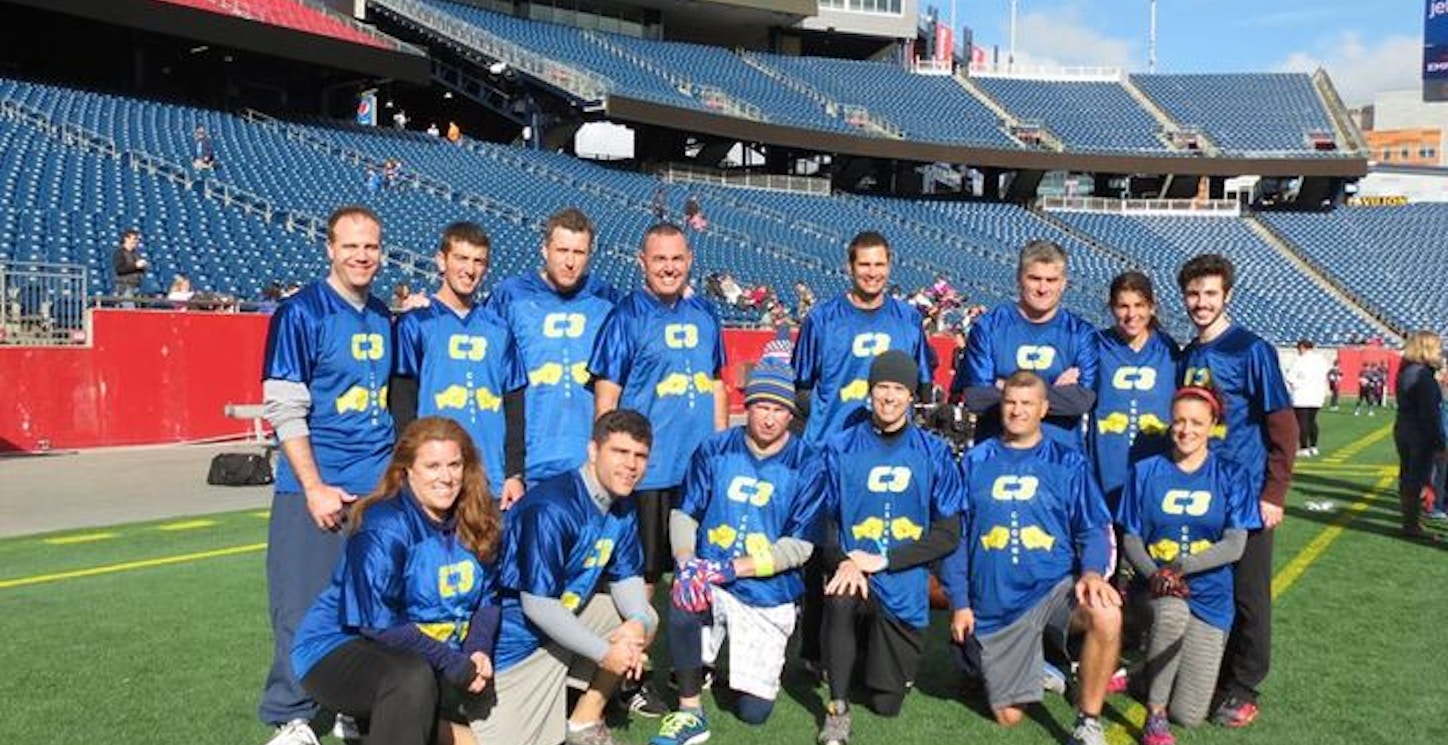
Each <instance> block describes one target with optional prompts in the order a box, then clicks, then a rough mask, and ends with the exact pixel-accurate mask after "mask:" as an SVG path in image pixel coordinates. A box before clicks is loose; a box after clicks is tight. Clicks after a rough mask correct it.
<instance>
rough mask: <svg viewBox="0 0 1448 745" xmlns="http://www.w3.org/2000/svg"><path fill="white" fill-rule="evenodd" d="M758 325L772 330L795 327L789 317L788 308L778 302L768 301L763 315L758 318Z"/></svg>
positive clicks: (792, 319)
mask: <svg viewBox="0 0 1448 745" xmlns="http://www.w3.org/2000/svg"><path fill="white" fill-rule="evenodd" d="M760 325H761V326H763V327H765V328H769V329H774V330H776V331H778V330H779V329H788V328H790V327H792V326H794V325H795V321H794V318H793V317H791V316H790V315H789V308H787V307H785V304H784V303H781V302H780V301H778V300H770V301H768V302H767V303H766V304H765V308H764V315H763V317H761V318H760Z"/></svg>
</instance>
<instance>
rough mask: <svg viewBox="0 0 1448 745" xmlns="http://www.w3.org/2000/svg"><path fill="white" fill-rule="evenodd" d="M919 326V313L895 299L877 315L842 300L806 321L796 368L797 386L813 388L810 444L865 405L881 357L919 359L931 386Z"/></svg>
mask: <svg viewBox="0 0 1448 745" xmlns="http://www.w3.org/2000/svg"><path fill="white" fill-rule="evenodd" d="M920 323H921V319H920V313H919V312H918V311H916V310H915V309H914V308H912V307H910V305H909V304H907V303H904V302H901V301H899V300H896V299H894V298H886V299H885V304H884V305H882V306H881V307H879V308H876V309H874V310H861V309H859V308H856V307H855V305H854V303H851V302H850V299H849V297H847V296H843V295H842V296H840V297H837V298H835V299H833V300H830V301H828V302H825V303H823V304H821V305H820V306H819V307H817V308H815V309H814V310H812V311H810V313H809V315H808V316H805V319H804V326H803V327H801V328H800V331H799V341H798V342H796V343H795V347H794V359H793V366H794V375H795V383H796V384H797V385H798V386H799V387H800V388H812V389H813V390H812V391H811V393H810V409H809V421H808V422H806V423H805V429H804V438H805V441H806V442H810V443H819V442H822V441H823V440H825V439H826V438H828V437H829V436H830V435H832V434H834V433H836V432H839V431H840V430H842V429H844V428H845V426H846V421H845V420H846V418H847V417H849V415H850V414H851V413H853V412H855V411H858V410H859V409H861V408H863V407H864V406H865V401H866V400H867V399H868V398H869V395H870V384H869V377H870V363H871V362H874V360H875V356H876V355H879V354H884V353H885V352H887V351H889V350H891V349H899V350H901V351H903V352H905V353H906V354H908V355H910V356H911V357H913V358H915V364H916V365H918V366H919V367H920V382H921V383H929V382H930V380H931V377H930V374H931V373H930V358H929V352H928V350H927V346H928V344H927V343H926V341H925V333H924V332H923V331H922V330H921V327H920Z"/></svg>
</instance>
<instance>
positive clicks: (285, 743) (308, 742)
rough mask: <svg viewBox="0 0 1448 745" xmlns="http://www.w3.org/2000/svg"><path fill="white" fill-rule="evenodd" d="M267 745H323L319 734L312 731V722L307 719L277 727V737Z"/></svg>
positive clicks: (268, 741) (267, 742)
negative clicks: (318, 737) (318, 736)
mask: <svg viewBox="0 0 1448 745" xmlns="http://www.w3.org/2000/svg"><path fill="white" fill-rule="evenodd" d="M266 745H322V743H321V741H319V740H318V739H317V733H315V732H313V731H312V723H311V722H309V721H307V720H305V719H293V720H292V721H290V722H287V723H286V724H283V725H281V726H279V727H277V733H276V736H275V737H273V738H272V739H270V740H267V741H266Z"/></svg>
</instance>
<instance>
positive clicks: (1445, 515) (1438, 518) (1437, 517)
mask: <svg viewBox="0 0 1448 745" xmlns="http://www.w3.org/2000/svg"><path fill="white" fill-rule="evenodd" d="M1423 519H1424V520H1432V521H1433V522H1435V523H1437V522H1443V521H1444V520H1448V512H1444V511H1443V510H1437V509H1435V510H1432V511H1430V512H1428V513H1427V514H1425V515H1423Z"/></svg>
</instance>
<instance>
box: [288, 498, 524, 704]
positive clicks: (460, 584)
mask: <svg viewBox="0 0 1448 745" xmlns="http://www.w3.org/2000/svg"><path fill="white" fill-rule="evenodd" d="M454 528H455V525H454V523H453V521H451V520H449V521H448V522H447V523H445V524H441V525H440V524H438V523H435V522H433V521H432V520H431V519H430V518H429V517H428V516H427V515H426V514H425V513H424V512H423V511H422V508H421V507H420V506H419V505H418V504H417V500H416V498H415V497H413V496H412V494H411V493H410V492H408V491H406V490H404V491H403V492H402V493H401V494H399V495H397V496H396V497H394V498H392V499H388V500H384V501H381V502H377V503H375V504H374V505H373V506H372V507H370V508H368V509H367V512H366V513H364V515H363V520H362V527H361V528H360V529H359V530H358V531H357V532H356V533H354V534H352V535H351V536H349V537H348V538H347V547H346V549H345V550H344V552H343V554H342V558H341V560H339V561H338V562H337V568H336V570H335V571H334V572H333V573H332V584H331V585H329V586H328V587H327V589H326V590H324V591H323V592H322V594H321V595H320V596H318V598H317V599H316V601H315V602H313V603H312V607H311V609H310V610H308V611H307V615H306V617H304V618H303V619H302V624H301V626H300V627H298V629H297V633H296V637H295V640H294V641H293V643H292V670H293V672H295V673H296V677H297V680H301V679H302V678H305V677H306V675H307V672H308V671H309V670H311V669H312V667H313V666H314V665H316V664H317V662H318V661H320V660H321V659H322V658H323V657H326V656H327V655H328V654H330V653H331V652H332V650H334V649H336V648H337V647H340V646H342V645H343V644H345V643H347V642H348V641H350V640H352V639H355V638H357V637H358V636H360V634H361V631H362V629H374V630H377V631H385V630H387V629H390V628H394V627H396V626H401V625H403V624H415V625H416V626H417V627H418V629H419V630H420V631H421V632H422V633H423V634H425V635H427V636H429V637H431V638H433V639H436V640H437V641H439V642H442V643H444V644H447V645H449V646H451V647H452V648H453V649H457V650H461V649H462V643H463V639H464V638H465V637H466V636H467V634H468V623H469V622H470V621H471V620H472V617H473V613H474V612H475V611H477V609H478V608H479V607H480V606H483V605H486V604H489V603H493V602H495V601H496V596H495V587H494V579H495V578H494V576H493V569H492V567H491V566H488V565H485V564H481V563H479V562H478V558H477V555H475V554H474V553H473V552H471V551H469V550H468V548H467V547H466V546H464V545H463V544H462V543H461V542H460V541H459V540H458V539H457V533H456V532H455V530H454Z"/></svg>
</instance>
